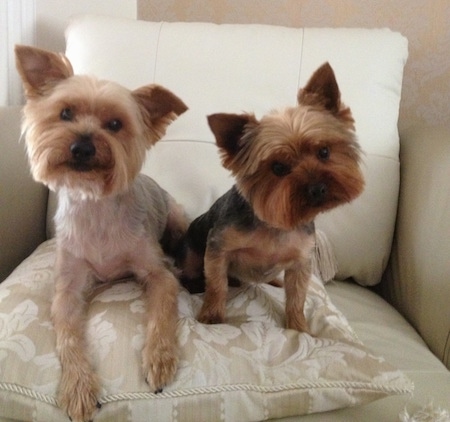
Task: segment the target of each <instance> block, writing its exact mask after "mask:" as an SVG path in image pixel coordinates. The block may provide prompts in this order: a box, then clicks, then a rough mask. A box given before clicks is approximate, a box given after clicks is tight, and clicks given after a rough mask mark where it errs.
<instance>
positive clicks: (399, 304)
mask: <svg viewBox="0 0 450 422" xmlns="http://www.w3.org/2000/svg"><path fill="white" fill-rule="evenodd" d="M400 166H401V167H400V168H401V184H400V198H399V208H398V215H397V226H396V234H395V239H394V244H393V249H392V254H391V261H390V265H389V268H388V271H387V274H386V277H385V279H384V280H383V286H382V288H383V294H384V295H385V296H386V298H387V299H388V300H389V301H390V302H391V303H392V304H393V305H394V306H395V307H396V308H397V309H398V310H399V311H400V312H401V313H402V314H403V315H404V316H405V317H406V318H407V319H408V320H409V321H410V322H411V323H412V325H413V326H414V327H415V328H416V329H417V331H418V332H419V333H420V334H421V336H422V337H423V339H424V340H425V341H426V343H427V344H428V346H429V347H430V349H431V350H432V351H433V352H434V353H435V354H436V356H438V357H439V358H440V359H441V360H442V361H443V362H444V364H446V366H447V367H448V368H450V306H449V298H450V128H447V129H443V128H433V129H430V128H421V129H417V128H415V129H410V130H408V131H407V132H406V133H404V134H403V135H402V136H401V152H400Z"/></svg>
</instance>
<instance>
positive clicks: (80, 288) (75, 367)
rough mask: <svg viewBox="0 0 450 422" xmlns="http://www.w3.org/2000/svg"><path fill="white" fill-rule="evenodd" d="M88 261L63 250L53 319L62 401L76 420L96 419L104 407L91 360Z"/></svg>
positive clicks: (59, 400)
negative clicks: (88, 312)
mask: <svg viewBox="0 0 450 422" xmlns="http://www.w3.org/2000/svg"><path fill="white" fill-rule="evenodd" d="M88 271H89V269H88V266H87V263H86V262H85V261H84V260H82V259H78V258H76V257H74V256H73V255H72V254H70V253H69V252H67V251H65V250H59V251H58V255H57V259H56V267H55V282H56V283H55V295H54V297H53V302H52V308H51V313H52V320H53V324H54V327H55V332H56V348H57V351H58V354H59V359H60V361H61V371H62V374H61V381H60V385H59V393H58V403H59V405H60V406H61V407H62V408H63V409H64V410H65V411H66V412H67V414H68V415H69V417H70V418H71V419H72V420H73V421H74V422H86V421H90V420H92V418H93V416H94V414H95V413H96V412H97V410H98V409H99V408H100V407H101V405H100V404H99V402H98V399H97V397H98V394H99V390H100V387H99V381H98V378H97V375H96V373H95V372H94V371H93V369H92V367H91V363H90V362H89V359H88V352H87V344H86V306H87V305H86V303H85V299H84V293H85V291H86V287H87V283H88Z"/></svg>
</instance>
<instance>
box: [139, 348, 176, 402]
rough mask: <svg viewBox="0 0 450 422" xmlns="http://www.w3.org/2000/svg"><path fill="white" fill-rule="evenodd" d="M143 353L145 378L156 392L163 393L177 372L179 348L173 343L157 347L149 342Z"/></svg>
mask: <svg viewBox="0 0 450 422" xmlns="http://www.w3.org/2000/svg"><path fill="white" fill-rule="evenodd" d="M142 353H143V356H142V357H143V367H144V375H145V380H146V382H147V384H148V385H149V386H150V389H151V390H152V391H153V392H154V393H161V392H162V391H163V388H164V387H165V386H166V385H167V384H169V383H170V382H171V381H172V380H173V378H174V377H175V374H176V372H177V368H178V353H177V348H176V347H175V346H173V345H166V346H162V345H160V346H159V347H155V346H154V345H150V344H149V345H147V346H146V347H145V348H144V350H143V352H142Z"/></svg>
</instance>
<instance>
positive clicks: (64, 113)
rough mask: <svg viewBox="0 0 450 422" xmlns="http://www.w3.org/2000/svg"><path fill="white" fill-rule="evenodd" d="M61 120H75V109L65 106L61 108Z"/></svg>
mask: <svg viewBox="0 0 450 422" xmlns="http://www.w3.org/2000/svg"><path fill="white" fill-rule="evenodd" d="M59 117H60V118H61V120H64V121H66V122H71V121H72V120H73V111H72V110H71V109H70V108H68V107H67V108H63V109H62V110H61V113H60V115H59Z"/></svg>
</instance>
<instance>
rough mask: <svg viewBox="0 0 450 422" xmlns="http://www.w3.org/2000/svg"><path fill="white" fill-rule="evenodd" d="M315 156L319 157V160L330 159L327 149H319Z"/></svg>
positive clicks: (328, 149)
mask: <svg viewBox="0 0 450 422" xmlns="http://www.w3.org/2000/svg"><path fill="white" fill-rule="evenodd" d="M317 156H318V157H319V159H321V160H323V161H326V160H328V159H329V158H330V148H328V147H322V148H320V149H319V151H318V152H317Z"/></svg>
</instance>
